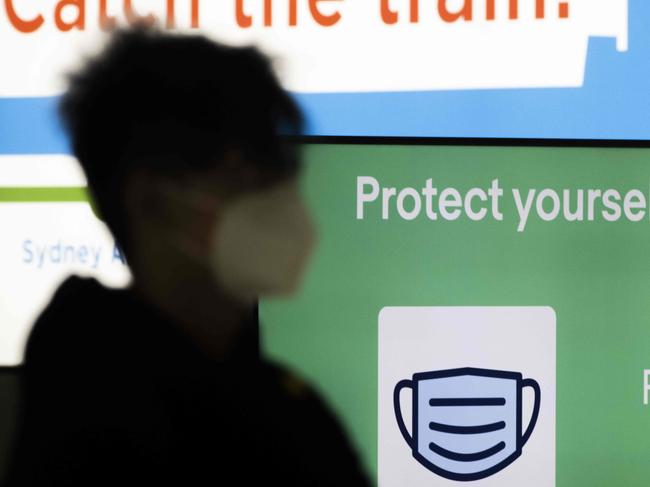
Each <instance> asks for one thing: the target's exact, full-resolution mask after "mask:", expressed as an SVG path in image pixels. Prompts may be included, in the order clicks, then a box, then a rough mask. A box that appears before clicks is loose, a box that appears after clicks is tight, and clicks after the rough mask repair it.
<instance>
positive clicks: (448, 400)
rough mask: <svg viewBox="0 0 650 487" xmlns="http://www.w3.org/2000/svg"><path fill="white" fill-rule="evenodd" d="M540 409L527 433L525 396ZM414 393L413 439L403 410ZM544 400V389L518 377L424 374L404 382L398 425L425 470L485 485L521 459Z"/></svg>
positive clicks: (474, 372)
mask: <svg viewBox="0 0 650 487" xmlns="http://www.w3.org/2000/svg"><path fill="white" fill-rule="evenodd" d="M524 387H531V388H532V389H533V390H534V392H535V404H534V407H533V414H532V417H531V420H530V424H529V425H528V426H527V428H526V430H525V431H524V432H523V433H522V411H521V410H522V390H523V388H524ZM405 388H409V389H412V390H413V428H412V430H411V431H412V432H413V436H411V435H410V433H409V431H408V429H407V428H406V425H405V424H404V419H403V417H402V411H401V407H400V393H401V391H402V390H403V389H405ZM540 400H541V390H540V387H539V384H538V383H537V382H536V381H535V380H533V379H523V378H522V375H521V374H519V373H516V372H502V371H496V370H486V369H474V368H463V369H453V370H442V371H437V372H424V373H418V374H414V375H413V379H412V380H402V381H400V382H399V383H398V384H397V386H395V391H394V394H393V404H394V408H395V416H396V418H397V425H398V426H399V429H400V431H401V433H402V435H403V436H404V439H405V440H406V442H407V443H408V445H409V446H410V447H411V450H412V451H413V456H414V457H415V459H416V460H418V461H419V462H420V463H421V464H422V465H423V466H424V467H426V468H427V469H429V470H431V471H432V472H434V473H435V474H437V475H440V476H441V477H444V478H447V479H450V480H457V481H473V480H480V479H484V478H486V477H489V476H491V475H494V474H495V473H497V472H499V471H500V470H503V469H504V468H506V467H507V466H508V465H510V464H511V463H512V462H514V461H515V460H516V459H517V458H519V456H520V455H521V452H522V448H523V446H524V445H525V444H526V442H527V441H528V439H529V438H530V435H531V434H532V433H533V430H534V428H535V424H536V423H537V417H538V416H539V407H540Z"/></svg>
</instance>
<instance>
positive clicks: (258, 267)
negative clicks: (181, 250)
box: [210, 181, 316, 301]
mask: <svg viewBox="0 0 650 487" xmlns="http://www.w3.org/2000/svg"><path fill="white" fill-rule="evenodd" d="M213 232H214V233H213V235H212V248H211V255H210V264H211V266H212V269H213V271H214V273H215V276H216V278H217V281H218V282H219V284H220V285H221V286H222V287H223V289H224V290H225V291H226V292H228V293H230V294H232V295H233V296H234V297H236V298H238V299H240V300H244V301H253V300H255V299H257V298H258V297H271V296H286V295H289V294H292V293H293V292H294V291H295V290H296V289H297V288H298V286H299V284H300V281H301V277H302V275H303V272H304V269H305V267H306V264H307V262H308V260H309V257H310V256H311V253H312V250H313V247H314V245H315V240H316V238H315V230H314V226H313V224H312V221H311V218H310V216H309V213H308V211H307V209H306V208H305V206H304V204H303V201H302V198H301V195H300V190H299V188H298V184H297V182H295V181H291V182H289V183H283V184H280V185H276V186H274V187H272V188H270V189H268V190H265V191H262V192H255V193H250V194H246V195H243V196H241V197H239V198H236V199H235V200H233V201H232V202H231V203H229V204H228V206H226V207H225V208H224V210H223V212H222V213H221V215H220V218H219V219H218V220H217V222H216V225H215V228H214V230H213Z"/></svg>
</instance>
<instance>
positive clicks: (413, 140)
mask: <svg viewBox="0 0 650 487" xmlns="http://www.w3.org/2000/svg"><path fill="white" fill-rule="evenodd" d="M285 139H286V140H288V141H290V142H295V143H298V144H323V145H325V144H332V145H346V144H349V145H402V146H404V145H429V146H443V145H446V146H475V147H549V148H552V147H576V148H606V149H650V139H649V140H641V139H636V140H626V139H535V138H526V139H524V138H497V137H387V136H386V137H384V136H379V137H375V136H346V135H300V136H285Z"/></svg>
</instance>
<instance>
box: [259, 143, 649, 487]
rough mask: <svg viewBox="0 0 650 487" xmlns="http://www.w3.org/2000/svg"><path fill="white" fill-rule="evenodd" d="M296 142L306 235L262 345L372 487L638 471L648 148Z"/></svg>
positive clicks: (641, 477)
mask: <svg viewBox="0 0 650 487" xmlns="http://www.w3.org/2000/svg"><path fill="white" fill-rule="evenodd" d="M304 151H305V160H306V172H305V174H304V186H303V187H304V194H305V197H306V199H307V202H308V204H309V207H310V208H311V210H312V212H313V214H314V217H315V219H316V222H317V225H318V229H319V236H320V241H319V245H318V247H317V249H316V252H315V255H314V258H313V259H312V261H311V263H310V267H309V270H308V273H307V275H306V277H305V281H304V283H303V287H302V289H301V291H300V292H299V294H298V295H296V296H295V297H293V298H291V299H288V300H286V299H285V300H273V301H263V302H262V303H261V306H260V316H261V326H262V339H263V345H264V347H265V349H266V350H267V351H268V353H269V354H270V355H271V356H272V357H275V358H277V359H278V360H281V361H282V362H285V363H288V364H290V365H293V366H295V367H296V368H297V369H298V370H299V371H300V372H301V373H303V374H304V375H305V376H306V377H307V378H308V379H310V380H311V381H312V382H313V383H314V384H315V385H316V386H317V387H318V388H319V390H320V391H321V392H322V393H323V394H324V396H325V398H326V399H327V400H328V402H329V403H330V404H331V405H332V407H333V408H334V410H335V411H336V412H337V413H338V414H340V415H341V418H342V420H343V422H344V424H345V426H346V427H347V428H348V429H349V431H350V435H351V438H352V440H353V441H354V444H355V446H356V447H357V449H358V451H359V452H360V455H361V457H362V458H363V460H364V462H365V465H366V467H367V469H368V470H369V471H370V472H371V473H372V474H373V475H376V476H377V477H376V478H377V479H378V483H379V485H380V486H381V487H393V486H403V485H409V486H414V487H419V486H425V485H427V486H430V485H443V486H444V485H455V482H457V481H459V480H461V481H472V482H474V483H476V485H482V486H488V485H490V486H495V485H499V486H507V487H510V486H513V487H514V486H521V485H527V486H545V487H547V486H558V487H569V486H571V487H575V486H578V487H579V486H585V487H586V486H596V485H602V486H605V485H629V486H643V485H646V484H647V477H646V473H647V459H648V456H649V454H650V440H649V439H648V435H647V432H648V427H650V405H649V395H650V370H649V369H650V358H649V357H650V354H649V353H648V352H649V351H650V326H649V325H650V299H648V295H649V291H650V260H648V259H647V258H646V255H647V252H648V248H650V208H649V205H650V164H649V162H650V151H649V150H646V149H639V148H603V147H550V146H547V147H533V146H530V147H528V146H513V147H505V146H502V147H501V146H470V145H467V146H463V145H456V146H445V145H363V144H358V145H357V144H354V145H352V144H350V145H346V144H325V145H321V144H307V145H306V146H305V147H304ZM315 441H317V439H315Z"/></svg>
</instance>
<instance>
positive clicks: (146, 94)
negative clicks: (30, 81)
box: [60, 28, 312, 293]
mask: <svg viewBox="0 0 650 487" xmlns="http://www.w3.org/2000/svg"><path fill="white" fill-rule="evenodd" d="M60 111H61V115H62V118H63V122H64V125H65V127H66V128H67V130H68V132H69V135H70V138H71V143H72V149H73V152H74V155H75V156H76V157H77V159H78V160H79V161H80V163H81V165H82V167H83V169H84V171H85V173H86V176H87V179H88V184H89V189H90V193H91V195H92V197H93V200H94V204H95V207H96V208H97V210H98V211H99V214H100V216H101V217H102V219H103V220H104V221H105V222H106V224H107V225H108V227H109V228H110V229H111V231H112V232H113V234H114V236H115V237H116V239H117V241H118V242H119V244H120V245H121V247H122V249H123V250H124V253H125V255H126V257H127V260H128V261H129V264H130V265H131V268H132V271H133V274H134V278H135V281H136V283H137V282H138V280H139V279H140V280H141V281H151V280H152V279H156V278H157V275H158V276H160V278H168V275H169V274H170V272H172V273H173V272H175V269H180V268H181V267H182V269H183V271H184V272H185V274H186V275H185V277H187V274H188V273H189V274H190V275H191V274H192V272H195V273H196V275H197V278H198V276H199V275H200V274H201V270H202V269H203V270H206V269H210V268H211V269H214V268H215V267H216V268H217V272H216V277H217V279H216V280H215V283H217V284H218V285H225V286H226V287H228V286H229V285H232V286H233V289H231V291H233V292H234V293H237V292H239V291H241V289H238V288H237V287H238V286H239V287H240V288H241V287H243V288H245V287H246V286H248V288H251V287H253V288H254V287H255V286H256V285H257V286H258V287H259V286H260V285H262V288H263V283H260V282H257V283H255V282H252V281H255V280H256V279H257V280H258V281H259V280H260V279H262V280H263V277H260V276H259V266H260V265H262V266H267V267H269V269H268V271H274V272H275V275H276V277H275V280H276V283H275V284H274V283H273V282H271V281H273V279H272V278H270V277H269V279H270V280H269V282H268V286H269V287H270V288H272V287H273V286H274V285H275V286H278V284H277V280H278V275H279V274H282V273H283V272H284V273H285V274H286V276H287V278H289V280H288V281H286V282H285V283H284V284H285V285H290V284H291V281H290V278H291V275H292V274H293V275H296V274H299V272H298V268H301V267H302V265H303V264H304V261H305V259H304V257H305V256H306V255H308V252H303V251H305V250H306V251H308V250H309V247H310V246H311V243H312V242H311V233H310V232H311V227H310V225H309V219H308V217H307V215H306V214H305V212H304V211H303V210H302V209H301V208H302V207H301V205H300V198H299V197H298V196H297V192H296V187H295V186H296V182H297V177H298V174H299V172H300V158H299V153H298V151H297V149H296V147H294V146H293V144H291V143H290V142H289V141H288V140H289V139H287V138H286V137H283V136H282V135H281V134H284V135H287V134H289V135H291V134H298V133H300V131H301V128H302V118H301V113H300V111H299V109H298V108H297V106H296V104H295V103H294V101H293V99H292V98H291V97H290V96H289V95H288V94H287V93H286V92H285V91H284V90H283V89H282V87H281V86H280V84H279V82H278V80H277V78H276V76H275V75H274V73H273V70H272V67H271V65H270V62H269V61H268V60H267V58H266V57H264V56H263V55H262V54H261V53H260V52H259V51H258V50H256V49H254V48H251V47H246V48H240V47H230V46H225V45H221V44H218V43H215V42H213V41H211V40H208V39H207V38H205V37H203V36H199V35H180V34H172V33H164V32H161V31H158V30H156V29H150V28H137V29H133V30H121V31H117V32H116V33H114V34H113V35H112V37H111V39H110V41H109V42H108V44H107V46H106V47H105V48H104V49H103V51H102V52H101V53H100V54H99V55H97V56H95V57H94V58H92V59H90V60H88V61H87V62H86V63H85V65H84V66H83V67H82V68H81V69H80V70H79V71H77V72H75V73H73V74H72V75H70V78H69V89H68V91H67V92H66V93H65V95H64V96H63V98H62V100H61V104H60ZM274 251H275V253H274ZM278 254H280V255H281V256H282V258H278V257H277V255H278ZM188 256H191V257H192V258H190V259H188ZM283 259H284V260H285V262H282V260H283ZM246 265H248V268H246ZM242 266H244V269H243V270H242ZM274 266H275V267H274ZM283 266H284V267H283ZM287 266H288V267H289V268H287ZM255 267H257V269H256V268H255ZM165 269H167V270H170V272H167V273H165V272H159V271H164V270H165ZM246 273H248V274H249V275H246ZM256 273H257V274H256ZM204 274H205V275H207V273H204ZM219 274H222V275H221V276H220V275H219ZM165 275H166V277H163V276H165ZM267 277H268V276H267ZM221 278H223V279H221ZM219 281H222V282H219ZM296 283H297V282H296ZM296 283H294V284H296ZM260 291H261V292H264V289H261V290H260ZM273 291H274V290H273V289H270V292H273Z"/></svg>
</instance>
